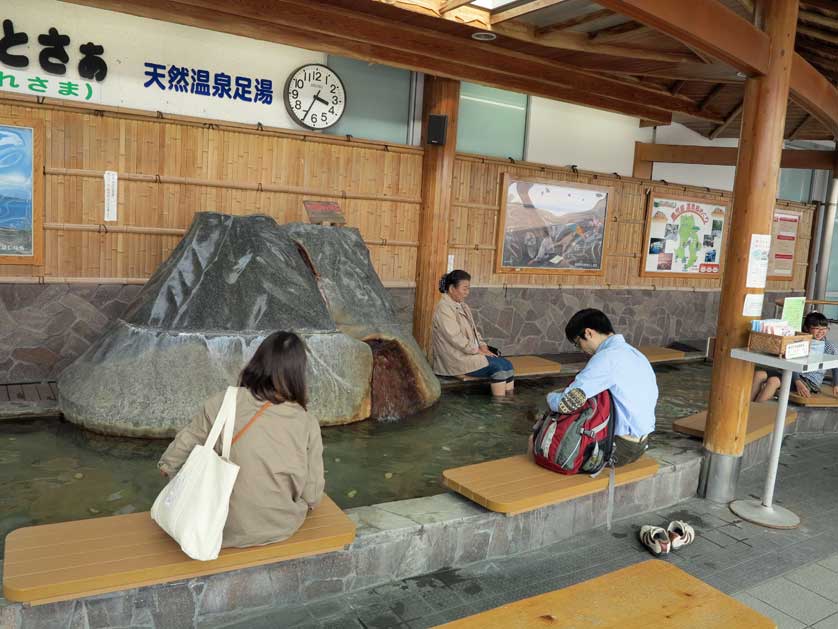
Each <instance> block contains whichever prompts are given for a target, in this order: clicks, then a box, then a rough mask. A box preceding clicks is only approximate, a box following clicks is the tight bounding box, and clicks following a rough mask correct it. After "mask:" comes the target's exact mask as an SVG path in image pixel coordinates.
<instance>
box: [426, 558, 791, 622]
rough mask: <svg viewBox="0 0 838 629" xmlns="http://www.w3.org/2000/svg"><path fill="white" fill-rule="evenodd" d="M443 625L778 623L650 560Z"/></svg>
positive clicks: (676, 569)
mask: <svg viewBox="0 0 838 629" xmlns="http://www.w3.org/2000/svg"><path fill="white" fill-rule="evenodd" d="M441 626H442V627H446V628H448V629H471V628H474V629H478V628H479V629H492V628H497V629H507V628H508V627H516V628H519V627H520V628H521V629H523V628H525V627H548V626H550V627H552V626H555V627H568V628H583V627H585V628H587V627H620V628H621V629H649V628H651V627H654V628H655V629H658V628H660V629H668V628H670V627H671V628H673V629H704V628H705V627H752V628H753V629H763V628H764V629H769V628H775V627H776V626H777V625H776V624H775V623H774V621H772V620H771V619H770V618H767V617H765V616H763V615H762V614H760V613H758V612H756V611H754V610H753V609H751V608H750V607H748V606H747V605H745V604H744V603H741V602H739V601H738V600H736V599H735V598H733V597H731V596H728V595H727V594H724V593H723V592H720V591H719V590H717V589H715V588H713V587H711V586H709V585H707V584H706V583H704V582H703V581H701V580H699V579H696V578H695V577H694V576H692V575H690V574H688V573H686V572H684V571H683V570H681V569H680V568H678V567H676V566H674V565H672V564H670V563H666V562H664V561H660V560H658V559H650V560H648V561H644V562H642V563H638V564H635V565H633V566H629V567H628V568H623V569H621V570H616V571H614V572H611V573H609V574H604V575H602V576H601V577H597V578H595V579H591V580H589V581H583V582H582V583H577V584H576V585H572V586H570V587H567V588H564V589H561V590H556V591H554V592H548V593H546V594H541V595H539V596H533V597H531V598H525V599H523V600H520V601H517V602H515V603H510V604H508V605H503V606H501V607H497V608H495V609H491V610H489V611H485V612H482V613H480V614H475V615H474V616H469V617H467V618H462V619H460V620H455V621H454V622H450V623H447V624H445V625H441Z"/></svg>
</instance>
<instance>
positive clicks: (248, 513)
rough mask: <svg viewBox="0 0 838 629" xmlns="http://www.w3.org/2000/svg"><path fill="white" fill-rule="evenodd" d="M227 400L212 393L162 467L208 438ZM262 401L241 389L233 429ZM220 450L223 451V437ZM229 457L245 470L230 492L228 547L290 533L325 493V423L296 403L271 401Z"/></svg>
mask: <svg viewBox="0 0 838 629" xmlns="http://www.w3.org/2000/svg"><path fill="white" fill-rule="evenodd" d="M223 399H224V392H223V391H222V392H221V393H218V394H216V395H214V396H212V397H211V398H209V399H208V400H207V401H206V403H205V404H204V408H203V410H202V411H201V412H200V413H198V414H197V415H196V416H195V417H194V419H193V420H192V422H191V423H190V424H189V425H188V426H186V427H185V428H184V429H183V430H181V431H180V432H179V433H178V434H177V436H176V437H175V440H174V441H172V443H171V444H170V445H169V447H168V448H167V449H166V451H165V452H164V453H163V456H162V457H161V459H160V462H159V463H158V464H157V465H158V467H159V468H160V469H161V470H163V471H164V472H166V473H167V474H168V475H169V476H171V475H172V474H173V473H175V472H177V470H178V469H180V466H181V465H183V464H184V463H185V462H186V459H187V457H188V456H189V453H190V452H192V449H193V448H194V447H195V445H197V444H199V443H204V441H206V438H207V435H209V432H210V428H212V423H213V421H214V420H215V416H216V415H217V414H218V409H219V408H221V401H222V400H223ZM263 404H264V402H260V401H259V400H257V399H256V398H254V397H253V395H251V393H250V391H248V390H247V389H244V388H240V389H239V393H238V396H237V398H236V427H235V432H234V434H238V432H239V431H240V430H241V429H242V428H243V427H244V426H245V425H246V424H247V422H249V421H250V420H251V418H252V417H253V416H254V415H255V414H256V412H257V411H258V410H259V409H260V408H261V406H262V405H263ZM215 449H216V451H217V452H218V453H219V454H220V453H221V439H219V440H218V443H217V444H216V448H215ZM230 460H231V461H232V462H233V463H235V464H236V465H239V466H240V467H241V469H240V470H239V475H238V477H237V478H236V484H235V486H234V487H233V493H232V495H231V496H230V512H229V514H228V515H227V524H226V526H225V527H224V538H223V542H222V545H223V546H225V547H229V546H236V547H242V546H257V545H260V544H267V543H269V542H278V541H281V540H284V539H286V538H288V537H290V536H291V535H293V534H294V532H295V531H296V530H297V529H298V528H300V526H301V525H302V523H303V520H304V519H305V517H306V514H307V513H308V510H309V509H310V508H314V507H315V506H317V503H318V502H320V497H321V496H322V495H323V487H324V484H325V482H324V476H323V442H322V441H321V438H320V424H319V423H318V421H317V420H316V419H315V418H314V417H313V416H311V415H309V414H308V413H307V412H306V411H305V410H303V408H302V407H301V406H300V405H298V404H295V403H293V402H285V403H284V404H274V405H271V406H269V407H268V408H267V409H266V410H265V412H264V413H262V415H261V417H259V419H257V420H256V421H255V422H254V423H253V425H251V427H250V428H249V429H248V431H247V432H246V433H244V434H243V435H242V437H241V438H240V439H239V440H238V441H237V442H236V443H235V444H233V447H232V449H231V450H230Z"/></svg>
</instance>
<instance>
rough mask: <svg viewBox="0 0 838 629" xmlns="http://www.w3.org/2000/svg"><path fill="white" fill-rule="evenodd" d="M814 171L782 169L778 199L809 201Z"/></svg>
mask: <svg viewBox="0 0 838 629" xmlns="http://www.w3.org/2000/svg"><path fill="white" fill-rule="evenodd" d="M811 186H812V171H811V170H804V169H801V168H781V169H780V185H779V187H778V188H777V198H778V199H785V200H786V201H804V202H807V203H808V201H809V194H810V192H811Z"/></svg>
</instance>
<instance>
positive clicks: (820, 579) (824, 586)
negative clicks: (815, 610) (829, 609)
mask: <svg viewBox="0 0 838 629" xmlns="http://www.w3.org/2000/svg"><path fill="white" fill-rule="evenodd" d="M783 576H784V577H785V578H786V579H788V580H789V581H793V582H794V583H797V584H798V585H802V586H803V587H805V588H806V589H807V590H811V591H812V592H815V593H816V594H820V595H821V596H823V597H824V598H828V599H829V600H831V601H832V602H833V603H838V574H836V573H835V572H832V570H828V569H826V568H824V567H823V566H820V565H818V564H816V563H813V564H809V565H808V566H804V567H802V568H798V569H797V570H792V571H791V572H788V573H786V574H784V575H783Z"/></svg>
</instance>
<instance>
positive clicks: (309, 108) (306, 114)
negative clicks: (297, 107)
mask: <svg viewBox="0 0 838 629" xmlns="http://www.w3.org/2000/svg"><path fill="white" fill-rule="evenodd" d="M319 97H320V91H319V90H318V91H317V94H315V95H314V98H312V99H311V105H309V106H308V109H306V113H304V114H303V122H305V119H306V118H308V112H310V111H311V108H312V107H314V103H316V102H317V99H318V98H319Z"/></svg>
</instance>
